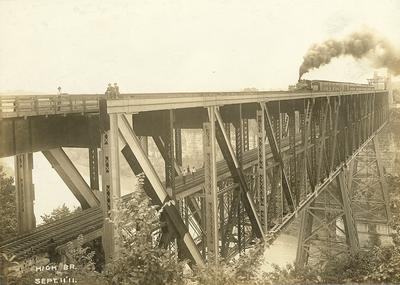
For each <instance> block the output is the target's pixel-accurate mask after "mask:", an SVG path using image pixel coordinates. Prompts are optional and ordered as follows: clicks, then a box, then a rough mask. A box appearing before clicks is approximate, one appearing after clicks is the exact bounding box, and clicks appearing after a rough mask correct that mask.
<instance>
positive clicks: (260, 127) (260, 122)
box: [256, 105, 268, 232]
mask: <svg viewBox="0 0 400 285" xmlns="http://www.w3.org/2000/svg"><path fill="white" fill-rule="evenodd" d="M264 108H265V106H264V105H261V110H257V114H256V116H257V131H258V132H257V135H258V171H257V178H258V183H257V184H258V189H257V190H258V214H259V217H260V222H261V225H262V226H263V227H264V231H265V232H267V231H268V201H267V158H266V151H265V140H266V133H265V120H264V112H265V111H264Z"/></svg>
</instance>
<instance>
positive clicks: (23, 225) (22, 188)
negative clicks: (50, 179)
mask: <svg viewBox="0 0 400 285" xmlns="http://www.w3.org/2000/svg"><path fill="white" fill-rule="evenodd" d="M14 165H15V169H14V171H15V192H16V206H17V226H18V233H19V234H23V233H26V232H29V231H31V230H33V229H34V228H35V227H36V219H35V213H34V207H33V206H34V200H35V189H34V185H33V180H32V169H33V155H32V153H24V154H18V155H16V156H15V159H14Z"/></svg>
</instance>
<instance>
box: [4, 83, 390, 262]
mask: <svg viewBox="0 0 400 285" xmlns="http://www.w3.org/2000/svg"><path fill="white" fill-rule="evenodd" d="M83 98H84V101H85V100H87V102H91V104H90V108H89V107H87V106H86V107H85V108H87V109H82V108H79V106H80V105H79V104H76V103H75V104H73V103H72V102H73V101H72V100H71V99H70V100H64V101H63V100H62V99H60V98H58V99H53V100H50V101H49V102H51V103H49V106H48V107H46V108H43V106H42V107H40V101H38V100H33V102H39V103H36V104H31V105H29V106H31V108H33V109H32V110H31V109H29V106H28V107H27V108H28V109H29V112H31V113H29V114H25V115H24V111H23V110H20V109H18V108H17V107H18V106H21V105H23V103H21V102H24V101H23V100H22V99H19V100H18V105H16V104H14V105H12V104H11V105H10V103H7V104H8V105H7V108H1V105H0V110H2V112H0V114H2V116H3V118H5V119H3V120H0V123H1V128H0V130H2V131H3V132H4V133H6V134H7V133H10V134H11V133H12V134H13V135H11V136H10V138H13V142H11V143H10V142H9V141H6V140H5V139H3V138H4V136H0V138H1V139H2V140H0V145H1V146H4V148H3V151H2V152H1V149H0V152H1V153H0V154H1V156H6V155H10V154H12V155H17V158H16V166H17V167H18V169H21V171H18V172H17V182H18V181H20V179H22V180H23V179H26V180H27V183H22V182H21V183H20V184H18V183H17V184H16V186H17V193H18V195H19V196H18V197H19V198H18V199H19V200H18V205H20V207H22V206H24V207H28V208H29V209H32V207H33V206H32V205H33V204H32V199H33V198H32V197H31V196H32V195H30V194H29V193H31V192H32V191H31V190H30V189H31V188H30V186H29V185H30V182H31V179H30V176H29V173H30V171H31V167H29V165H30V164H29V156H27V157H24V156H26V155H29V153H31V152H33V151H37V150H40V151H43V153H44V154H45V156H46V158H47V159H48V160H49V161H50V162H51V163H52V165H53V167H54V168H55V169H56V171H57V172H58V173H59V175H60V176H61V177H62V178H63V180H64V181H65V183H66V184H67V185H68V186H69V188H70V189H71V191H72V192H73V193H74V194H75V196H76V197H77V198H78V200H79V201H80V202H81V204H82V207H83V208H84V209H89V210H90V209H94V208H96V207H99V206H100V207H101V209H102V211H103V223H101V224H100V226H101V225H102V228H103V231H102V241H103V247H104V250H105V254H106V260H110V259H111V258H113V257H114V256H115V255H116V254H118V250H117V248H118V245H117V244H118V236H117V231H116V230H115V228H114V224H113V223H112V220H113V209H115V207H116V201H117V199H119V198H120V197H121V186H120V175H121V174H120V161H119V160H120V153H122V155H123V157H124V159H126V161H127V162H128V164H129V166H130V168H131V169H132V172H133V173H134V174H135V175H139V174H140V173H144V174H145V179H144V191H145V192H146V193H147V195H149V197H150V198H151V200H152V202H153V203H154V204H156V205H159V206H162V207H163V209H164V210H163V211H164V212H163V215H162V219H163V223H162V224H163V225H165V226H164V227H163V228H162V229H161V231H160V233H161V234H160V237H159V239H158V240H159V245H160V246H163V247H171V248H173V247H177V249H178V251H179V253H180V255H181V256H183V257H187V258H190V259H191V260H192V261H193V262H194V263H197V264H200V265H201V264H204V262H207V261H208V262H210V261H212V262H219V260H220V259H221V258H224V259H226V258H230V257H231V256H233V255H235V254H237V253H239V252H242V251H244V250H246V248H248V247H251V246H252V245H253V244H254V242H255V241H256V240H257V239H258V240H261V241H264V240H265V239H268V238H269V237H271V236H274V235H276V234H278V233H279V232H280V231H281V230H282V229H283V228H284V227H285V226H287V225H288V224H289V223H290V222H291V221H292V220H293V219H294V218H295V217H297V216H301V226H300V231H299V232H300V233H299V246H298V254H297V263H298V264H299V265H304V264H305V263H307V261H308V260H309V256H310V255H311V254H312V253H313V252H315V249H313V248H318V249H322V248H323V245H327V244H328V243H327V241H326V240H328V238H329V240H330V242H331V243H330V244H331V245H332V244H333V242H335V241H337V242H338V243H339V242H340V243H341V244H343V246H342V248H343V251H354V250H356V249H357V248H358V246H359V242H358V237H357V227H356V221H357V219H362V218H365V217H366V216H365V215H364V214H362V211H360V209H363V210H365V209H367V210H368V209H373V208H374V209H375V208H379V209H381V210H382V212H383V213H384V214H385V215H383V216H382V215H380V216H379V218H380V219H381V220H382V219H383V220H385V219H386V220H387V219H389V217H390V212H388V211H389V210H388V197H387V190H386V186H385V182H384V178H383V172H382V167H381V165H380V163H379V151H377V148H376V144H375V139H374V138H375V136H376V134H377V133H378V132H379V131H380V130H381V129H382V128H383V126H384V125H385V124H386V122H387V120H388V113H389V111H388V102H387V92H386V91H375V92H362V91H358V92H346V93H338V92H329V93H279V94H274V93H271V92H237V93H189V94H136V95H129V94H127V95H121V97H120V98H117V99H106V98H104V97H98V98H97V101H96V100H95V101H93V100H90V99H88V98H87V97H83ZM41 100H42V101H43V102H44V101H45V99H43V98H41ZM82 100H83V99H82ZM46 102H47V101H46ZM68 102H70V103H68ZM85 102H86V101H85ZM46 106H47V105H46ZM96 106H97V107H96ZM36 107H37V109H35V108H36ZM68 108H69V109H71V110H73V111H74V112H73V114H72V113H71V114H69V113H68ZM96 108H97V109H96ZM88 110H89V111H88ZM41 112H46V114H41ZM52 112H55V113H54V114H53V113H52ZM79 112H81V113H79ZM49 114H50V115H49ZM60 115H63V116H60ZM30 116H32V118H31V117H30ZM43 116H46V118H47V120H48V121H46V122H45V124H47V125H48V126H49V130H51V129H52V128H53V127H54V126H51V122H50V121H51V120H49V118H53V117H51V116H54V120H55V121H57V122H58V123H60V124H62V125H63V126H64V128H65V130H67V131H66V132H64V133H59V132H57V134H58V135H59V136H61V138H59V137H51V135H49V136H50V137H49V138H41V139H42V141H40V142H38V139H37V138H36V136H37V134H36V133H39V134H40V133H41V132H43V130H42V129H43V127H42V128H40V127H37V125H38V122H36V121H40V122H43V121H44V119H43V118H42V117H43ZM48 116H50V117H48ZM27 117H28V119H27ZM30 118H31V119H30ZM23 120H25V121H23ZM27 121H28V122H27ZM75 123H77V124H75ZM71 124H74V126H71ZM251 126H255V127H253V128H252V127H251ZM185 129H198V130H200V131H201V132H202V134H203V136H202V144H203V147H202V149H203V167H202V168H201V169H198V171H197V172H196V174H195V175H194V176H193V177H191V178H190V179H188V181H186V183H185V181H183V180H184V179H183V177H182V173H181V169H182V167H183V164H182V160H183V153H182V149H183V148H182V136H183V135H182V132H184V130H185ZM20 133H22V134H23V136H24V138H28V141H30V143H22V142H21V141H20V140H19V139H18V136H17V135H16V134H20ZM35 134H36V135H35ZM252 134H255V135H256V136H257V140H256V141H257V142H256V146H253V148H252V149H250V140H249V137H250V136H251V135H252ZM85 135H86V136H85ZM19 136H20V135H19ZM74 136H75V139H74V138H73V137H74ZM63 138H64V139H63ZM150 138H151V139H153V141H154V143H155V145H156V146H157V149H158V151H159V152H160V153H161V155H162V159H163V162H164V165H165V167H164V168H165V173H164V174H163V175H160V174H159V173H158V172H157V171H156V170H155V166H154V165H153V164H152V162H151V160H150V158H149V155H148V139H150ZM371 144H372V145H373V147H372V148H370V145H371ZM67 146H75V147H85V148H87V149H88V150H89V159H90V162H89V165H90V185H86V183H85V181H84V180H83V179H82V177H81V176H80V174H79V173H78V172H77V170H76V168H75V167H74V165H73V163H72V162H71V160H70V159H69V158H68V157H67V156H66V154H65V153H64V151H63V150H62V147H67ZM98 149H99V150H100V151H99V152H98ZM371 150H372V153H373V155H371ZM366 152H367V153H368V155H364V153H366ZM218 153H221V154H222V157H223V161H220V162H217V156H218V155H217V154H218ZM30 155H31V154H30ZM363 155H364V156H363ZM363 157H364V158H363ZM371 161H372V162H371ZM374 163H375V164H374ZM372 164H374V165H375V166H371V165H372ZM363 165H367V166H365V167H367V168H368V169H369V170H368V171H369V172H368V171H367V172H366V170H361V169H365V167H364V166H363ZM363 167H364V168H363ZM24 169H25V170H24ZM371 171H374V175H373V178H374V179H375V180H374V181H377V182H376V185H378V186H380V188H381V189H382V191H381V192H380V193H382V195H375V196H374V197H373V198H371V197H370V196H368V195H366V194H365V193H370V192H371V187H363V186H362V183H364V182H363V181H362V178H363V175H364V176H365V175H366V174H365V173H368V174H369V173H371ZM24 177H25V178H24ZM99 177H101V183H100V178H99ZM163 177H165V179H163ZM100 184H101V185H100ZM100 188H101V189H100ZM26 193H28V194H29V195H28V196H26ZM360 193H361V194H360ZM362 193H364V194H362ZM24 195H25V196H24ZM132 195H134V193H133V194H132ZM24 197H25V198H24ZM26 197H27V198H26ZM365 205H368V207H369V208H368V207H367V208H366V206H365ZM21 212H23V211H22V210H21ZM368 218H370V217H369V216H368ZM338 221H341V223H342V224H341V225H338V223H340V222H338ZM20 222H21V223H20V224H21V225H22V226H21V228H20V232H21V233H23V232H25V233H26V232H29V231H30V230H32V227H33V225H34V221H32V214H29V212H28V213H27V214H25V216H24V215H21V217H20ZM96 225H97V224H96ZM98 227H99V226H97V228H96V230H97V231H98V229H99V228H98ZM337 228H339V231H340V232H342V238H339V237H338V235H337V234H336V232H337ZM321 229H323V231H322V233H321ZM332 233H335V234H334V238H330V235H332ZM339 236H340V235H339ZM339 239H341V240H340V241H339ZM2 246H3V247H4V248H6V244H5V245H1V244H0V248H1V247H2Z"/></svg>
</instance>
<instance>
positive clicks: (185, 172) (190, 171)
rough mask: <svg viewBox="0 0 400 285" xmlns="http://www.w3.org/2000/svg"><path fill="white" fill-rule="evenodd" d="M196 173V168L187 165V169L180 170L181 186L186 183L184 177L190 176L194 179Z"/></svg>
mask: <svg viewBox="0 0 400 285" xmlns="http://www.w3.org/2000/svg"><path fill="white" fill-rule="evenodd" d="M196 171H197V170H196V167H194V166H193V167H192V168H190V167H189V165H188V167H187V168H184V169H183V170H182V177H183V184H185V183H186V176H188V175H190V174H192V177H194V174H195V173H196Z"/></svg>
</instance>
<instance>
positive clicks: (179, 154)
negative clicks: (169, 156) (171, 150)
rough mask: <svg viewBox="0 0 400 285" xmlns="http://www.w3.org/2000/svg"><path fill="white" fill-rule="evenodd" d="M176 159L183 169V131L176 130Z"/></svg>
mask: <svg viewBox="0 0 400 285" xmlns="http://www.w3.org/2000/svg"><path fill="white" fill-rule="evenodd" d="M175 159H176V163H177V164H178V165H179V166H180V167H182V130H181V129H180V128H176V129H175Z"/></svg>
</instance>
